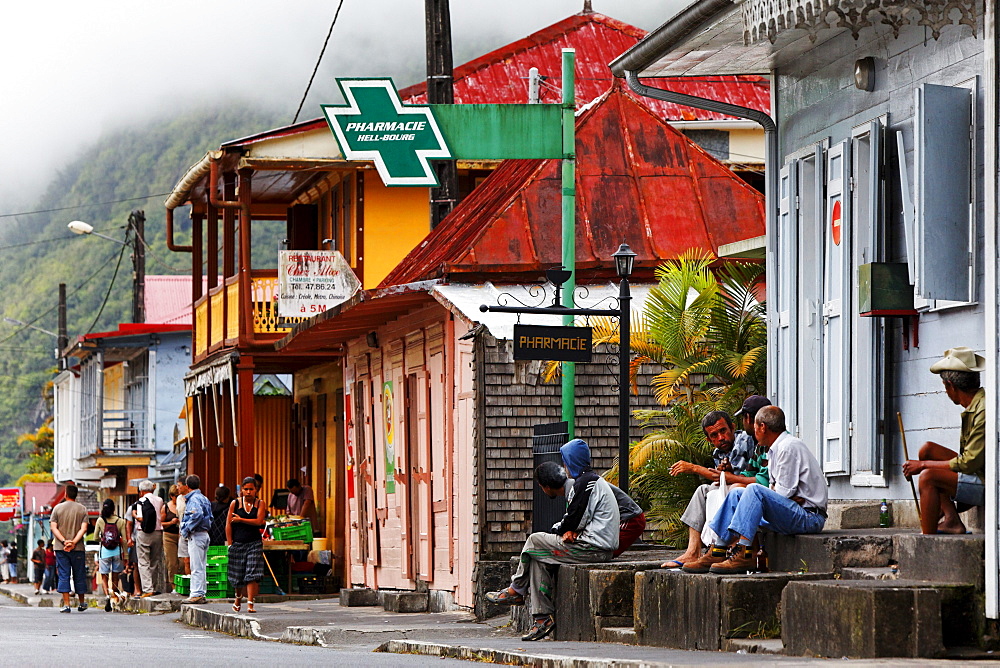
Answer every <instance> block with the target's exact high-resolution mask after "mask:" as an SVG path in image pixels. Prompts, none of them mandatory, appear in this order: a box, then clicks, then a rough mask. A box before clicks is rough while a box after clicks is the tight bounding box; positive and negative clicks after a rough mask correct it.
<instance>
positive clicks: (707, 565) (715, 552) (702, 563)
mask: <svg viewBox="0 0 1000 668" xmlns="http://www.w3.org/2000/svg"><path fill="white" fill-rule="evenodd" d="M727 553H728V548H726V547H718V546H717V545H713V546H712V547H711V548H709V550H708V552H706V553H705V554H703V555H701V557H699V558H698V559H695V560H694V561H689V562H688V563H686V564H684V565H683V566H681V570H682V571H684V572H685V573H708V572H709V570H711V568H712V566H713V565H714V564H721V563H722V562H723V561H725V560H726V555H727Z"/></svg>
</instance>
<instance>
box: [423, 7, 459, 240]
mask: <svg viewBox="0 0 1000 668" xmlns="http://www.w3.org/2000/svg"><path fill="white" fill-rule="evenodd" d="M424 17H425V20H426V24H427V103H428V104H454V103H455V90H454V87H453V84H454V77H453V75H452V69H453V65H452V59H451V11H450V9H449V7H448V0H424ZM434 172H435V173H436V174H437V179H438V183H439V184H440V185H438V187H437V188H432V189H431V229H434V228H435V227H437V224H438V223H440V222H441V221H442V220H444V218H445V216H447V215H448V214H449V213H451V210H452V209H454V208H455V204H456V203H457V202H458V170H457V169H456V167H455V161H454V160H437V161H435V162H434Z"/></svg>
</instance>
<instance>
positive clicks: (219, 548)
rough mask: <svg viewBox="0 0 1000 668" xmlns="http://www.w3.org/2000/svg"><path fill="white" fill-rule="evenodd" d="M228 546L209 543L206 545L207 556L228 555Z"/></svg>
mask: <svg viewBox="0 0 1000 668" xmlns="http://www.w3.org/2000/svg"><path fill="white" fill-rule="evenodd" d="M228 556H229V548H228V547H227V546H225V545H209V546H208V557H209V558H210V559H211V558H212V557H228Z"/></svg>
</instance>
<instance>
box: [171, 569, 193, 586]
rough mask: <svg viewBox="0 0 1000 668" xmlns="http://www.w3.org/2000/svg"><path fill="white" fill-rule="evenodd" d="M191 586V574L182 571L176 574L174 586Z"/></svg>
mask: <svg viewBox="0 0 1000 668" xmlns="http://www.w3.org/2000/svg"><path fill="white" fill-rule="evenodd" d="M190 586H191V576H190V575H182V574H181V573H177V574H175V575H174V588H175V589H176V588H177V587H190Z"/></svg>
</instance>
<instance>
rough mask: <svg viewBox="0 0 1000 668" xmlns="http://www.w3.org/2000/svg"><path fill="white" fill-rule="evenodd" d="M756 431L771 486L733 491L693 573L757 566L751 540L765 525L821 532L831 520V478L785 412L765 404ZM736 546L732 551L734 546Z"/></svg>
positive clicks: (782, 530) (731, 571)
mask: <svg viewBox="0 0 1000 668" xmlns="http://www.w3.org/2000/svg"><path fill="white" fill-rule="evenodd" d="M753 426H754V436H755V437H756V438H757V442H758V443H759V444H760V445H761V447H763V448H764V449H765V450H767V451H768V462H769V464H770V468H769V474H770V479H771V486H770V488H768V487H764V486H763V485H759V484H756V483H754V484H752V485H749V486H747V487H745V488H736V489H734V490H733V491H731V492H730V493H729V495H728V496H727V497H726V500H725V501H724V502H723V504H722V508H720V509H719V512H718V513H717V514H716V516H715V517H714V518H713V519H712V521H711V522H710V526H711V527H712V530H713V531H715V533H716V534H718V536H719V538H718V540H717V541H716V544H715V545H713V546H712V549H711V550H710V551H709V552H708V554H706V555H705V556H703V557H702V558H701V559H699V560H698V561H696V562H692V563H691V564H686V565H685V566H684V571H686V572H688V573H708V572H711V573H718V574H722V575H731V574H735V573H746V572H748V571H750V570H753V569H754V567H755V566H756V559H755V557H754V554H753V550H752V549H751V547H750V544H751V543H752V542H753V537H754V534H755V533H757V529H758V527H760V526H767V527H768V528H770V529H771V530H772V531H774V532H776V533H781V534H802V533H819V532H820V531H822V530H823V525H824V524H825V523H826V502H827V494H826V478H825V477H824V476H823V472H822V470H821V468H820V465H819V462H818V461H816V457H814V456H813V454H812V452H810V451H809V448H808V447H807V446H806V444H805V443H803V442H802V441H801V440H799V439H797V438H795V437H794V436H792V435H791V434H789V433H788V432H786V431H785V414H784V412H783V411H782V410H781V409H780V408H778V407H777V406H765V407H764V408H761V409H760V410H759V411H758V412H757V416H756V418H755V419H754V425H753ZM732 546H735V548H734V549H733V550H732V551H731V552H730V547H732Z"/></svg>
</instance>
